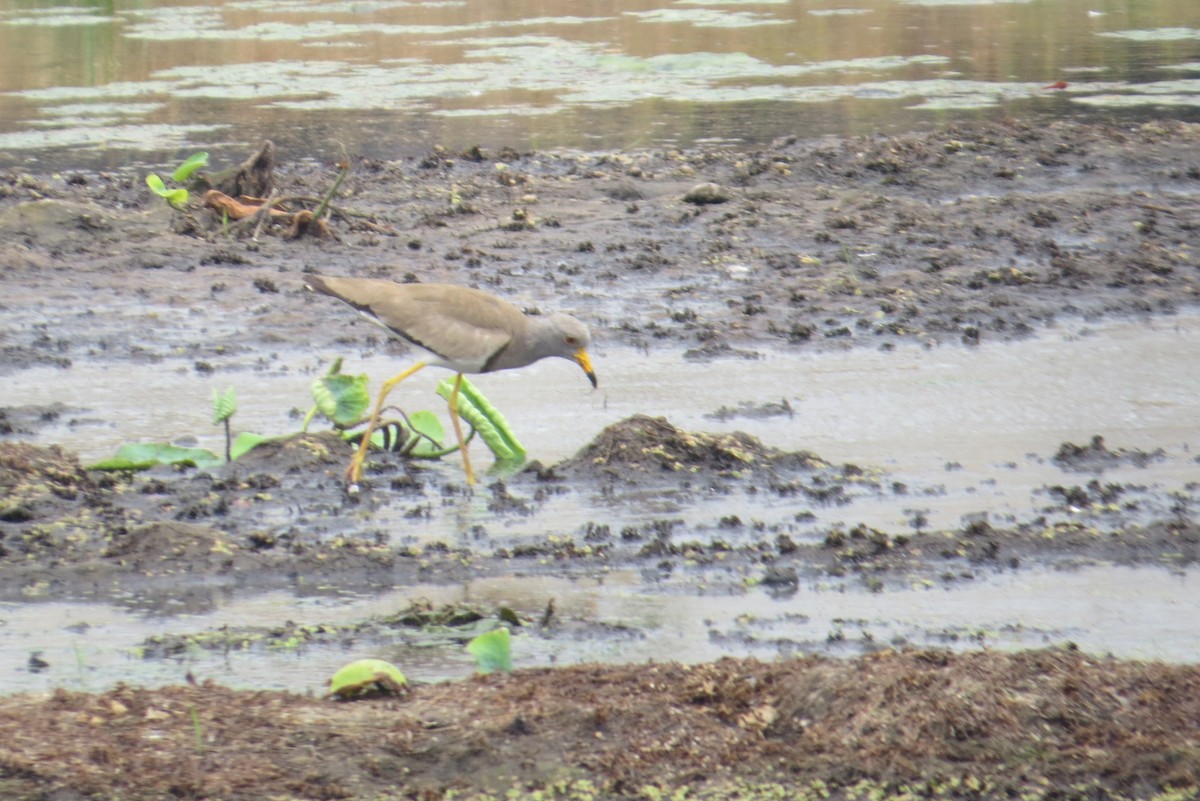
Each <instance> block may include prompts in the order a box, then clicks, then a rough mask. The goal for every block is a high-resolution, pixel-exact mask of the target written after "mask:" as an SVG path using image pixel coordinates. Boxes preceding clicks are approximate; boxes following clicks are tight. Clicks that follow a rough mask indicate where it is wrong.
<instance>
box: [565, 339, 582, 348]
mask: <svg viewBox="0 0 1200 801" xmlns="http://www.w3.org/2000/svg"><path fill="white" fill-rule="evenodd" d="M565 341H566V343H567V344H568V345H572V346H574V345H578V344H579V338H578V337H565Z"/></svg>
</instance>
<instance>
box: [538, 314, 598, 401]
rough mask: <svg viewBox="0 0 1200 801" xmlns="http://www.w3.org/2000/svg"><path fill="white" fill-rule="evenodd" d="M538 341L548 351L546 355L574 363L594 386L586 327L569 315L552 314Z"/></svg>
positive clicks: (593, 372) (589, 339)
mask: <svg viewBox="0 0 1200 801" xmlns="http://www.w3.org/2000/svg"><path fill="white" fill-rule="evenodd" d="M539 339H540V340H541V342H542V343H543V346H544V347H545V348H546V349H547V351H549V352H548V353H547V355H549V356H561V357H562V358H564V359H570V360H571V361H573V362H575V363H576V364H578V365H579V366H580V367H582V368H583V372H584V373H585V374H586V375H587V377H588V381H591V382H592V386H593V387H595V386H596V373H595V371H593V370H592V360H591V358H590V357H589V356H588V352H587V348H588V345H589V344H591V341H592V336H591V334H590V333H588V327H587V326H586V325H584V324H583V323H581V322H579V321H578V320H576V319H575V318H574V317H572V316H570V315H569V314H552V315H550V316H549V317H546V318H545V320H544V322H543V325H542V332H541V336H540V337H539Z"/></svg>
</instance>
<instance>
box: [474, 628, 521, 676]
mask: <svg viewBox="0 0 1200 801" xmlns="http://www.w3.org/2000/svg"><path fill="white" fill-rule="evenodd" d="M509 639H510V637H509V633H508V629H506V628H498V629H494V630H492V631H489V632H487V633H486V634H480V635H479V636H478V637H476V638H475V639H473V640H471V641H470V642H469V643H467V653H469V654H470V655H471V656H473V657H475V669H476V670H477V671H479V672H480V673H495V672H496V671H497V670H500V671H503V672H505V673H508V672H510V671H511V670H512V648H511V646H510V643H509Z"/></svg>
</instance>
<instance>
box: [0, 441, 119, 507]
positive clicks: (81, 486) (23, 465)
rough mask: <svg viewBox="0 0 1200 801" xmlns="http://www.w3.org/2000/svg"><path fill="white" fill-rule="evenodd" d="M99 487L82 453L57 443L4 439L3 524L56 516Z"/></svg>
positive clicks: (0, 461)
mask: <svg viewBox="0 0 1200 801" xmlns="http://www.w3.org/2000/svg"><path fill="white" fill-rule="evenodd" d="M96 488H97V487H96V484H95V482H93V481H92V479H91V477H90V476H89V475H88V473H87V471H85V470H84V469H83V466H82V465H81V464H80V463H79V457H77V456H76V455H75V454H73V453H69V452H68V451H65V450H63V449H62V448H60V447H59V446H57V445H51V446H50V447H48V448H42V447H38V446H36V445H28V444H25V443H10V442H6V443H0V524H3V523H28V522H31V521H33V520H37V519H39V518H45V517H48V516H56V515H58V514H61V513H62V510H63V508H64V507H71V508H76V507H78V506H79V505H80V504H81V503H82V501H83V500H84V498H85V497H86V496H87V495H89V494H90V493H94V492H95V491H96Z"/></svg>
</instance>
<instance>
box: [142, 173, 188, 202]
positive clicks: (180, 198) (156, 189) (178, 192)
mask: <svg viewBox="0 0 1200 801" xmlns="http://www.w3.org/2000/svg"><path fill="white" fill-rule="evenodd" d="M146 186H148V187H150V191H152V192H153V193H154V194H156V195H158V196H159V197H161V198H164V199H165V200H166V201H167V202H168V203H170V204H171V205H172V206H174V207H175V208H177V209H182V208H183V207H184V206H186V205H187V201H188V191H187V190H186V189H167V187H166V185H165V184H163V180H162V178H159V177H158V176H157V175H155V174H154V173H150V174H149V175H147V176H146Z"/></svg>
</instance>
